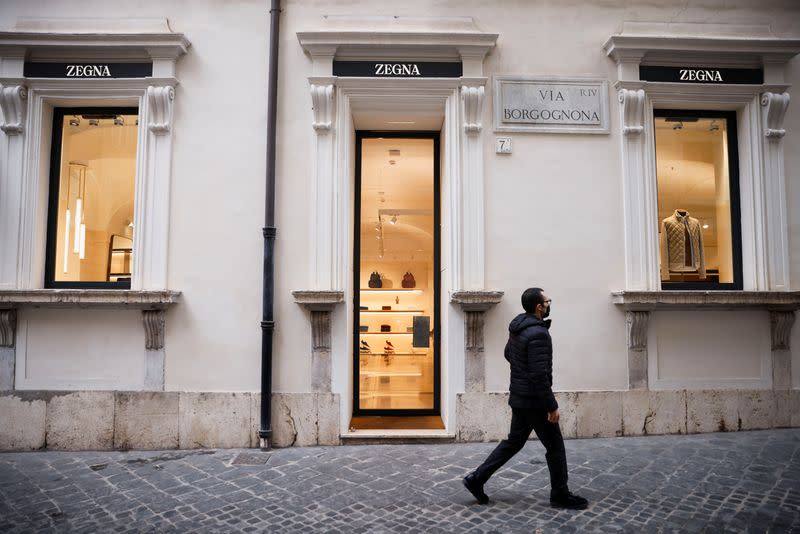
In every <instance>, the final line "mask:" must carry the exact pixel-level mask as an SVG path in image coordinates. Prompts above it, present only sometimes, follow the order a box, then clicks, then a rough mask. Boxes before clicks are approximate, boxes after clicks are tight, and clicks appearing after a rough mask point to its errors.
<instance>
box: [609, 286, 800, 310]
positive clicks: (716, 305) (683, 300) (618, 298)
mask: <svg viewBox="0 0 800 534" xmlns="http://www.w3.org/2000/svg"><path fill="white" fill-rule="evenodd" d="M611 300H612V302H613V303H614V304H615V305H617V306H621V307H622V308H623V309H624V310H625V311H653V310H739V309H743V310H746V309H751V310H752V309H756V310H759V309H760V310H769V311H794V310H797V309H800V291H615V292H613V293H611Z"/></svg>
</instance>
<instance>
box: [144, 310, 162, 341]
mask: <svg viewBox="0 0 800 534" xmlns="http://www.w3.org/2000/svg"><path fill="white" fill-rule="evenodd" d="M142 320H143V321H144V336H145V343H144V348H145V349H147V350H161V349H163V348H164V330H165V327H166V324H167V312H166V311H165V310H142Z"/></svg>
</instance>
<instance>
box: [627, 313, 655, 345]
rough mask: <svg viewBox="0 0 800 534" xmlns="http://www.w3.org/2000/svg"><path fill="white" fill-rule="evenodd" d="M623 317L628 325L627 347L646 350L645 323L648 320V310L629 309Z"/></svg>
mask: <svg viewBox="0 0 800 534" xmlns="http://www.w3.org/2000/svg"><path fill="white" fill-rule="evenodd" d="M625 315H626V317H625V323H626V325H627V327H628V349H630V350H647V324H648V322H649V321H650V312H646V311H629V312H627V313H626V314H625Z"/></svg>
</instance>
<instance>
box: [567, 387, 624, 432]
mask: <svg viewBox="0 0 800 534" xmlns="http://www.w3.org/2000/svg"><path fill="white" fill-rule="evenodd" d="M577 418H578V437H579V438H598V437H614V436H621V435H622V392H621V391H582V392H579V393H578V401H577Z"/></svg>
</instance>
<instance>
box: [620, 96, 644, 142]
mask: <svg viewBox="0 0 800 534" xmlns="http://www.w3.org/2000/svg"><path fill="white" fill-rule="evenodd" d="M617 96H618V98H619V103H620V104H621V107H622V133H623V134H625V135H639V134H641V133H642V132H643V131H644V97H645V95H644V89H636V90H631V89H620V91H619V93H617Z"/></svg>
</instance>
